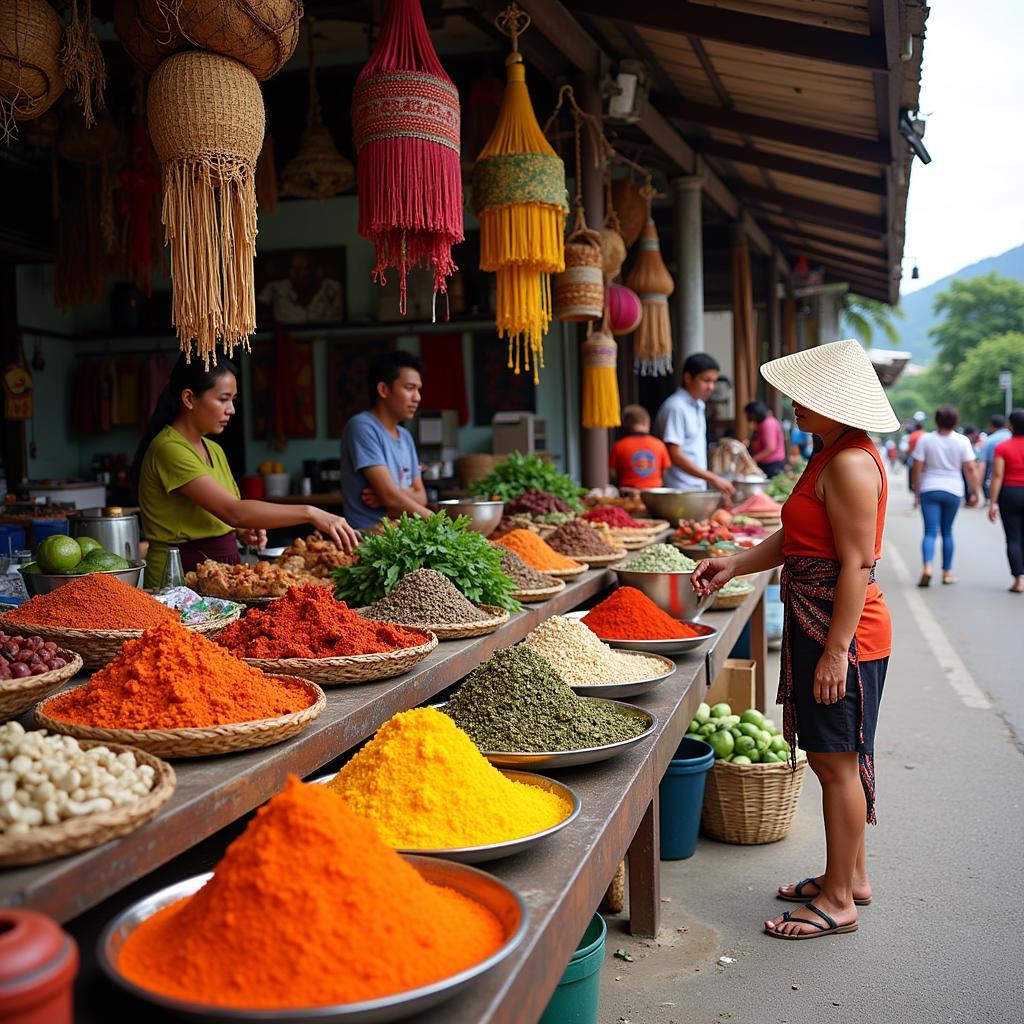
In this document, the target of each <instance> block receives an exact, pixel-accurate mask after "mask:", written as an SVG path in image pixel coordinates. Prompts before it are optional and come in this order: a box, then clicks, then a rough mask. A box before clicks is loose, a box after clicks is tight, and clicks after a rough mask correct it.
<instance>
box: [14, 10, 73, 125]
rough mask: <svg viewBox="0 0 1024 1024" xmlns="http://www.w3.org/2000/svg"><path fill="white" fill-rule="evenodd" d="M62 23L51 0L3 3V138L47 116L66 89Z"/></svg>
mask: <svg viewBox="0 0 1024 1024" xmlns="http://www.w3.org/2000/svg"><path fill="white" fill-rule="evenodd" d="M62 31H63V29H62V26H61V23H60V18H58V17H57V12H56V11H54V9H53V8H52V7H51V6H50V5H49V4H48V3H47V2H46V0H17V3H15V2H14V0H3V2H2V3H0V139H2V138H6V137H7V136H9V135H10V134H11V132H12V131H13V129H14V122H15V121H30V120H32V119H33V118H36V117H42V116H43V114H45V113H46V111H47V110H49V109H50V107H51V106H53V104H54V103H55V102H56V101H57V99H58V97H59V96H60V94H61V93H62V92H63V91H64V75H63V74H62V72H61V69H60V56H59V55H60V47H61V34H62Z"/></svg>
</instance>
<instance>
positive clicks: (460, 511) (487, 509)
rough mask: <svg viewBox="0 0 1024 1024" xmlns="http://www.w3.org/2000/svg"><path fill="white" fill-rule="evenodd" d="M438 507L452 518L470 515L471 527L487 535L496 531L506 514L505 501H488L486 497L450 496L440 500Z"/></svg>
mask: <svg viewBox="0 0 1024 1024" xmlns="http://www.w3.org/2000/svg"><path fill="white" fill-rule="evenodd" d="M437 507H438V508H439V509H441V511H442V512H447V513H448V515H450V516H451V517H452V519H458V517H459V516H469V520H470V522H469V528H470V529H471V530H475V531H476V532H477V533H482V534H483V535H484V536H485V537H486V536H487V535H488V534H490V533H494V531H495V530H496V529H497V528H498V523H500V522H501V517H502V516H503V515H504V514H505V502H503V501H488V500H486V499H484V498H449V499H447V500H445V501H439V502H438V503H437Z"/></svg>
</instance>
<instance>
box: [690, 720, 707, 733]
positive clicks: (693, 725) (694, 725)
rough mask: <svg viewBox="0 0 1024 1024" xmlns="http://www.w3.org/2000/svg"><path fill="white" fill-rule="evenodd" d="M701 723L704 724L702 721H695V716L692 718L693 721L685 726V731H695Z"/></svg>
mask: <svg viewBox="0 0 1024 1024" xmlns="http://www.w3.org/2000/svg"><path fill="white" fill-rule="evenodd" d="M703 724H704V723H703V722H699V721H697V719H696V718H695V719H694V720H693V721H692V722H691V723H690V724H689V725H688V726H687V727H686V731H687V732H697V730H698V729H700V727H701V726H702V725H703Z"/></svg>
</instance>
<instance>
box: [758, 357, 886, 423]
mask: <svg viewBox="0 0 1024 1024" xmlns="http://www.w3.org/2000/svg"><path fill="white" fill-rule="evenodd" d="M761 376H762V377H764V379H765V380H766V381H768V383H769V384H771V386H772V387H773V388H776V389H777V390H779V391H781V392H782V393H783V394H784V395H786V396H788V397H789V398H791V399H792V400H793V401H794V402H795V403H796V404H797V405H802V406H804V407H805V408H807V409H810V410H811V411H812V412H816V413H819V414H820V415H822V416H827V417H828V418H829V419H832V420H836V421H837V422H838V423H843V424H845V425H846V426H848V427H857V428H859V429H860V430H877V431H882V432H883V433H884V432H888V431H890V430H899V426H900V421H899V420H898V419H897V418H896V413H894V412H893V411H892V406H891V405H890V404H889V399H888V398H886V396H885V391H884V390H883V389H882V384H881V381H879V379H878V374H877V373H875V368H874V367H873V366H872V365H871V360H870V359H869V358H868V354H867V352H865V351H864V349H863V348H861V345H860V342H859V341H853V340H848V341H834V342H832V343H831V344H829V345H819V346H818V347H817V348H808V349H804V351H802V352H794V353H793V354H792V355H788V356H783V357H782V358H781V359H773V360H772V361H771V362H769V363H765V364H764V366H762V367H761Z"/></svg>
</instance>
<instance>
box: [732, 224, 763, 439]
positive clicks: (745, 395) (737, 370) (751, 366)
mask: <svg viewBox="0 0 1024 1024" xmlns="http://www.w3.org/2000/svg"><path fill="white" fill-rule="evenodd" d="M732 351H733V376H734V377H735V378H736V381H735V384H734V386H733V395H734V397H735V401H736V436H737V437H739V438H745V437H746V436H747V434H748V433H749V431H750V424H749V422H748V420H747V414H746V412H745V411H744V410H745V407H746V404H747V403H748V402H750V401H753V399H754V398H755V396H756V394H757V357H756V354H755V342H754V290H753V283H752V282H751V279H750V247H749V245H748V243H747V236H746V234H745V233H744V232H743V231H741V230H737V231H735V232H734V234H733V238H732Z"/></svg>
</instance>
